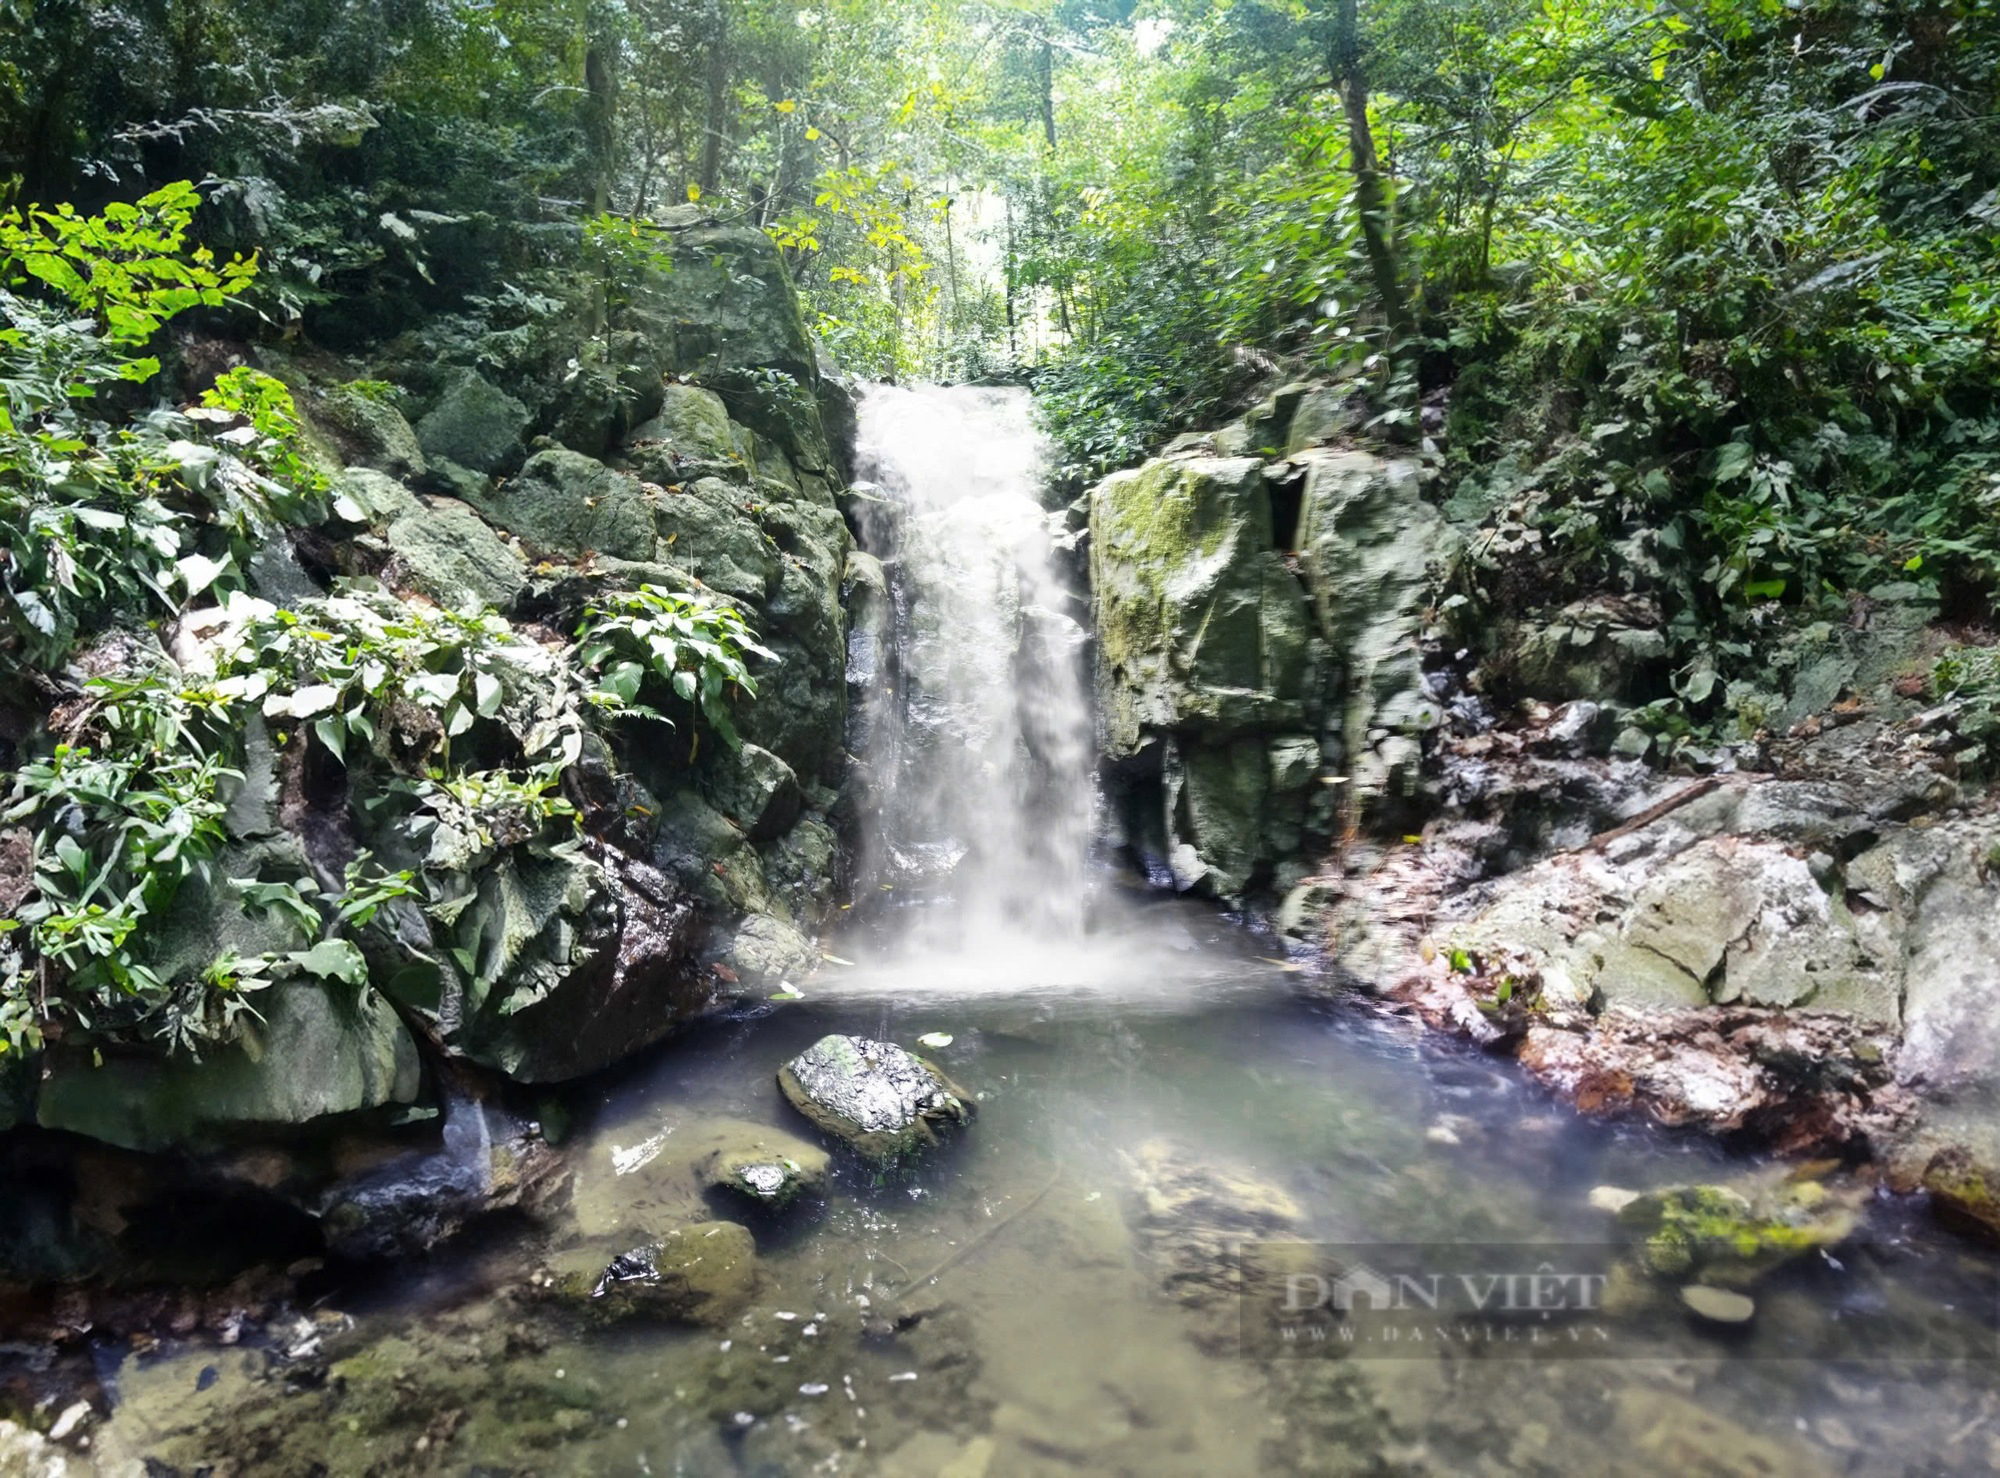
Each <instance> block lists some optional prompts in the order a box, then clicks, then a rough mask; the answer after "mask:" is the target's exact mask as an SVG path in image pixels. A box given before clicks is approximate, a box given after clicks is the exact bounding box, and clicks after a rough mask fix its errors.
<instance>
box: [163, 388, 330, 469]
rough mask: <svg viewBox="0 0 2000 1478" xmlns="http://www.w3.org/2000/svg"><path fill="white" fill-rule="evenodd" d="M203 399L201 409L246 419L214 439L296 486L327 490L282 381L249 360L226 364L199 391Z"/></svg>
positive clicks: (297, 409)
mask: <svg viewBox="0 0 2000 1478" xmlns="http://www.w3.org/2000/svg"><path fill="white" fill-rule="evenodd" d="M201 404H202V409H203V410H206V411H211V412H215V411H219V412H221V413H222V416H223V417H224V418H225V419H226V420H230V421H233V420H235V419H237V418H239V417H240V418H242V419H243V420H245V421H247V422H248V423H249V424H248V425H247V426H236V427H234V428H233V429H231V430H228V431H224V432H222V433H221V434H220V435H219V436H218V437H217V440H219V441H222V442H225V443H227V444H228V445H231V446H234V447H236V448H238V449H239V452H240V454H241V455H242V456H244V457H245V458H246V459H247V460H248V461H249V462H250V463H251V464H252V465H253V466H255V467H257V468H259V469H260V470H262V471H263V472H265V473H266V474H267V475H269V476H270V477H272V478H273V479H275V480H276V481H278V482H280V483H282V484H283V485H284V486H286V487H288V488H292V489H294V490H296V491H299V492H306V493H323V492H325V491H326V487H327V480H326V475H325V474H324V473H322V472H321V471H320V470H319V469H318V468H317V467H315V466H314V465H313V463H312V460H311V458H310V457H308V456H307V454H306V452H305V449H304V448H305V428H304V427H303V426H301V425H300V424H299V408H298V406H297V405H296V404H295V403H294V402H293V400H292V392H291V391H290V390H289V389H288V388H287V387H286V385H285V383H284V381H282V380H279V379H276V378H274V377H272V376H270V375H267V374H265V373H264V372H263V371H262V370H257V369H250V368H248V367H247V366H246V367H243V368H239V369H232V370H225V371H224V372H223V373H222V374H220V375H218V376H216V380H215V384H214V385H212V386H211V387H210V388H209V389H207V390H204V391H203V392H202V395H201ZM189 415H190V416H197V415H198V413H197V412H192V411H191V412H189ZM199 419H202V420H209V419H212V417H209V416H200V417H199Z"/></svg>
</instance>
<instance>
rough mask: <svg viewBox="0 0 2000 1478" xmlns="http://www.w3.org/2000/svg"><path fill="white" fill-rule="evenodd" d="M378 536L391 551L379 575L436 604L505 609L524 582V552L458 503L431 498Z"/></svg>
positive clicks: (517, 594)
mask: <svg viewBox="0 0 2000 1478" xmlns="http://www.w3.org/2000/svg"><path fill="white" fill-rule="evenodd" d="M383 537H384V538H385V539H386V540H387V542H388V545H389V550H390V553H391V555H392V558H391V560H390V563H389V567H388V568H387V569H386V570H385V571H384V572H383V573H384V576H385V578H386V579H387V580H388V581H389V582H390V583H391V584H393V585H402V586H407V587H408V588H410V589H412V590H415V591H417V592H418V593H419V594H422V595H427V596H429V597H430V598H431V599H432V600H434V601H436V602H438V604H440V605H446V606H462V605H465V604H467V603H469V602H476V603H478V604H480V605H484V606H491V607H493V608H494V609H496V610H505V609H506V608H507V607H509V606H511V605H512V604H513V603H514V601H515V598H516V597H518V596H519V595H520V593H521V592H522V590H524V589H525V588H526V587H527V583H528V561H527V558H526V556H524V555H523V554H522V553H521V552H520V551H519V550H518V549H515V548H513V547H512V546H510V545H509V544H507V542H506V541H505V540H503V539H502V538H501V537H500V536H499V535H498V534H496V533H494V532H493V530H492V529H491V528H489V527H488V526H487V525H486V524H485V523H484V522H483V521H482V520H481V519H480V517H479V515H478V514H476V513H474V512H473V511H472V510H471V509H470V508H467V507H466V506H465V505H464V504H462V503H455V502H452V501H450V500H449V499H443V498H440V499H435V500H433V501H432V502H431V504H430V506H428V507H426V508H425V509H424V510H423V511H422V512H421V513H411V514H407V515H405V516H404V517H402V518H399V519H397V520H396V521H395V522H394V523H392V524H390V525H389V529H388V532H387V533H386V534H385V535H384V536H383Z"/></svg>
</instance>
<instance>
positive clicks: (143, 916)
mask: <svg viewBox="0 0 2000 1478" xmlns="http://www.w3.org/2000/svg"><path fill="white" fill-rule="evenodd" d="M241 702H242V699H241V695H240V694H239V693H237V692H235V691H233V690H232V689H231V687H230V685H229V684H228V683H227V682H214V681H211V680H208V679H207V677H206V675H204V674H183V673H182V672H180V671H178V670H177V669H175V668H174V667H173V666H172V664H171V663H168V662H166V661H165V660H164V659H161V660H158V661H157V662H155V663H153V664H151V665H148V666H146V667H144V668H143V669H142V670H139V671H137V672H132V673H126V674H123V675H119V676H111V677H100V678H94V679H92V680H91V681H90V682H89V683H88V684H87V685H86V687H85V696H84V701H83V703H82V705H81V708H80V710H79V711H78V712H76V713H74V714H73V715H71V716H70V717H69V719H68V721H67V722H66V723H65V725H64V728H63V733H64V735H65V737H64V738H63V739H62V740H61V741H60V742H58V743H56V744H55V745H54V746H53V747H52V748H51V750H50V752H49V753H48V754H47V755H46V756H43V757H39V758H34V759H31V760H30V761H29V762H27V763H26V764H24V765H22V766H21V768H20V769H19V771H18V772H17V773H16V774H15V777H14V785H13V789H12V793H11V794H10V795H9V797H8V799H7V803H6V807H5V810H4V811H0V821H4V822H6V823H7V824H9V825H18V826H20V827H22V828H23V829H24V830H25V831H26V832H27V834H28V835H29V837H30V838H31V846H32V849H33V857H34V885H33V888H32V890H31V892H30V894H29V896H28V898H27V899H26V901H25V902H24V903H23V904H22V905H21V907H20V908H19V909H18V910H17V912H16V914H15V917H14V919H13V920H11V921H10V922H9V926H8V929H7V931H6V934H5V935H4V936H0V1054H5V1053H7V1052H10V1051H11V1052H23V1051H34V1050H37V1049H38V1048H39V1047H40V1045H41V1042H42V1037H43V1033H44V1031H45V1029H57V1030H65V1031H67V1030H76V1029H81V1030H82V1031H84V1032H86V1033H91V1034H96V1035H100V1036H101V1035H105V1034H113V1033H117V1032H120V1031H132V1032H145V1033H148V1034H150V1035H153V1036H155V1037H157V1038H159V1039H161V1040H163V1041H164V1042H166V1043H167V1044H168V1045H169V1046H170V1047H174V1048H179V1049H183V1050H187V1051H190V1052H199V1050H200V1049H201V1048H202V1047H203V1046H205V1045H207V1044H209V1043H213V1042H217V1041H228V1040H232V1039H233V1038H234V1037H235V1035H236V1034H237V1033H238V1031H240V1029H241V1026H242V1023H243V1018H244V1017H245V1016H246V1015H254V1014H255V1008H254V1006H253V1005H252V1003H251V1001H250V996H251V994H252V993H253V992H254V991H256V990H259V989H262V988H263V987H264V986H266V985H268V984H270V983H271V982H272V981H273V980H274V979H279V978H283V977H285V976H287V975H293V974H297V973H299V972H301V971H303V972H304V973H307V974H312V975H321V976H330V977H334V978H339V979H342V980H348V981H350V982H352V983H356V984H360V983H364V981H360V980H356V978H355V972H356V970H357V968H358V962H359V959H360V956H359V954H358V952H356V951H355V949H354V946H353V945H352V944H351V943H349V942H347V941H346V940H344V939H340V938H338V937H336V933H335V931H339V930H342V929H346V928H361V927H365V926H366V925H367V923H368V922H369V921H370V920H372V918H373V917H374V914H375V912H376V910H377V909H378V908H379V907H380V905H381V904H382V902H384V901H385V900H387V899H388V898H391V897H396V896H400V895H401V894H402V893H404V892H406V891H407V885H408V882H409V879H408V875H407V874H403V875H396V874H387V875H384V874H379V873H371V872H370V871H369V870H368V866H367V864H368V858H367V857H366V856H365V855H364V856H362V857H360V858H357V859H356V860H355V861H354V862H353V863H352V864H351V865H350V866H349V868H348V872H347V880H346V881H347V888H346V891H345V892H343V893H341V894H339V895H334V896H331V897H317V898H316V896H315V895H316V894H317V892H318V890H317V889H316V888H315V886H314V884H313V883H312V882H311V881H310V880H307V879H300V880H296V881H292V882H287V883H263V882H259V881H258V880H257V879H255V878H239V879H232V880H230V883H231V887H232V889H233V890H234V891H236V892H237V893H238V894H239V895H240V896H241V897H242V898H243V899H244V901H245V904H246V906H249V907H252V908H255V909H258V910H260V911H262V910H269V911H272V912H274V913H276V914H277V915H278V916H279V917H280V918H282V919H284V920H285V921H286V922H288V923H290V924H291V925H292V927H293V928H294V929H295V931H296V932H297V933H298V935H299V938H300V940H301V947H300V948H299V949H297V950H289V951H275V952H270V953H267V954H264V955H261V956H258V957H255V958H252V959H242V958H238V957H234V956H230V957H226V958H224V959H220V960H217V961H215V962H214V963H213V964H212V965H210V966H209V967H208V968H207V969H205V970H204V971H202V972H201V973H200V974H199V975H198V976H196V977H194V978H192V979H169V978H164V977H163V976H162V975H161V974H160V973H159V971H158V969H157V968H156V966H155V963H154V961H155V960H156V959H157V957H158V956H157V947H158V935H159V931H160V930H161V929H162V928H163V927H165V926H166V925H167V924H168V923H170V922H171V920H172V918H173V912H174V908H175V904H176V900H177V899H178V898H179V896H180V894H181V891H182V889H183V887H184V886H185V885H186V884H187V883H188V882H189V881H190V880H192V879H196V878H200V879H202V880H203V881H206V882H210V883H213V882H214V881H216V879H215V877H214V864H215V862H216V861H217V859H218V858H219V856H220V855H221V854H222V852H223V851H224V849H225V847H226V845H227V842H228V837H227V833H226V832H225V830H224V827H223V816H224V813H225V812H226V811H227V809H228V797H229V793H230V789H231V787H232V786H233V785H235V784H236V783H239V782H240V781H241V779H242V776H241V775H240V774H239V773H238V772H237V771H236V770H235V769H234V768H233V766H234V765H235V764H236V763H238V762H239V759H238V757H239V754H240V751H241V732H240V727H239V725H240V722H241V716H242V709H241Z"/></svg>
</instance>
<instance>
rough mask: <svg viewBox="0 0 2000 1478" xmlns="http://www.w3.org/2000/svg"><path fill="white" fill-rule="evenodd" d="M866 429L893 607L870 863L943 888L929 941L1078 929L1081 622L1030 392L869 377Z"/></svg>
mask: <svg viewBox="0 0 2000 1478" xmlns="http://www.w3.org/2000/svg"><path fill="white" fill-rule="evenodd" d="M858 441H859V445H858V457H857V462H858V464H859V465H858V470H859V471H860V473H861V475H862V476H863V477H864V478H867V479H869V480H870V481H872V482H874V483H876V484H878V485H879V486H880V487H881V489H882V493H883V499H884V501H883V503H882V504H881V505H879V506H877V507H876V508H874V509H873V510H871V512H870V513H869V514H868V515H866V516H865V517H864V520H863V524H864V527H863V542H864V544H865V545H867V546H868V547H869V548H870V550H871V552H873V553H874V554H876V555H877V556H878V557H880V558H881V559H882V560H883V561H884V564H885V566H886V567H887V569H888V572H889V579H890V586H891V589H892V591H893V593H894V599H893V606H894V610H895V633H894V652H893V657H892V659H891V660H890V661H889V662H888V663H886V664H884V665H883V667H882V669H881V670H880V671H879V673H878V675H877V676H876V679H875V681H874V682H873V684H872V686H871V689H870V691H869V693H868V695H867V699H866V701H867V703H868V705H869V708H870V712H869V714H868V715H867V724H866V732H867V733H868V735H869V736H870V738H869V742H868V750H869V752H868V753H867V754H866V755H864V756H863V758H864V761H865V762H866V763H867V764H868V766H869V767H870V770H871V772H872V773H873V775H874V777H875V784H874V786H873V791H874V795H875V814H874V815H873V816H871V817H869V818H868V823H867V825H866V826H865V827H864V838H863V848H864V855H863V869H862V872H863V876H864V877H873V878H875V879H878V880H879V882H880V883H886V884H888V885H889V886H890V887H891V888H900V889H904V890H906V891H908V892H911V893H920V894H942V895H944V897H945V898H946V899H948V901H949V903H950V904H951V905H952V906H950V907H949V908H944V909H939V910H937V911H936V915H935V922H934V923H932V924H930V926H929V927H928V928H927V927H926V922H927V921H925V920H913V921H912V927H913V929H915V930H916V931H917V932H918V933H919V934H923V933H931V934H933V936H934V937H932V938H931V939H929V940H920V941H919V942H921V943H928V944H932V945H936V944H938V943H941V942H943V941H942V940H941V939H939V938H937V937H935V935H936V934H937V933H938V932H940V931H948V932H949V934H950V936H951V941H952V942H953V943H954V944H955V945H957V946H958V947H959V948H960V949H961V951H962V952H964V951H973V952H976V951H977V950H978V949H979V948H980V946H981V945H982V944H991V945H996V946H998V945H1002V944H1005V943H1007V942H1008V941H1010V940H1018V939H1020V938H1022V937H1024V936H1032V937H1035V938H1037V939H1041V940H1044V941H1047V940H1050V939H1053V938H1074V937H1075V936H1076V935H1078V934H1079V933H1080V932H1081V930H1082V927H1083V904H1084V895H1085V891H1086V876H1085V862H1086V859H1087V854H1088V851H1089V845H1090V836H1091V828H1092V821H1093V816H1092V811H1093V786H1092V782H1091V769H1092V744H1091V724H1090V710H1089V696H1088V692H1087V690H1086V687H1085V683H1084V677H1083V664H1082V661H1081V660H1080V654H1081V649H1082V643H1083V641H1084V631H1083V628H1082V626H1081V624H1080V623H1079V621H1078V619H1077V616H1078V615H1080V614H1081V612H1080V611H1079V610H1078V609H1077V597H1076V595H1075V594H1074V593H1073V592H1072V591H1071V590H1070V589H1069V587H1068V586H1067V584H1066V582H1065V581H1064V579H1063V574H1062V569H1061V566H1060V564H1059V562H1058V555H1057V550H1056V547H1055V544H1054V540H1053V530H1052V524H1051V520H1050V516H1049V514H1048V512H1047V511H1046V510H1045V509H1044V508H1043V507H1042V505H1041V502H1040V501H1039V498H1038V496H1037V494H1038V489H1039V482H1040V475H1041V459H1042V449H1041V444H1040V439H1039V437H1038V436H1037V435H1036V432H1035V429H1034V425H1033V420H1032V417H1031V412H1030V405H1029V397H1028V393H1027V392H1026V391H1025V390H1014V389H986V388H978V387H973V386H953V387H935V386H933V387H924V388H917V389H903V388H897V387H890V386H876V387H871V388H870V389H868V390H867V391H866V392H865V393H864V395H863V398H862V402H861V414H860V435H859V439H858ZM929 912H930V911H928V910H927V911H926V913H929Z"/></svg>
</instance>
